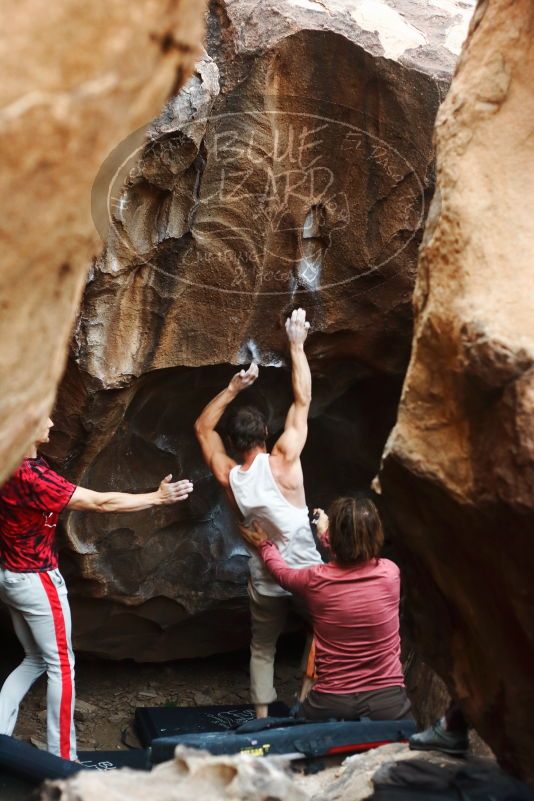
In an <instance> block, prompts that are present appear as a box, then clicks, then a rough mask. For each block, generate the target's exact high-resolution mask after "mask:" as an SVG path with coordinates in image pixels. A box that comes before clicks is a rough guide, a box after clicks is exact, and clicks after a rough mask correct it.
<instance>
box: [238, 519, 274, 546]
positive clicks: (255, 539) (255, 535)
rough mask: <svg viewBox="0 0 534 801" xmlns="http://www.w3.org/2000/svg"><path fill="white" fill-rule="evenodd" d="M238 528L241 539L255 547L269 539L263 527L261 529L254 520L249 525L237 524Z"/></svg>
mask: <svg viewBox="0 0 534 801" xmlns="http://www.w3.org/2000/svg"><path fill="white" fill-rule="evenodd" d="M239 530H240V531H241V535H242V537H243V539H244V540H246V541H247V542H248V544H249V545H253V546H254V547H255V548H257V547H258V545H261V543H262V542H265V541H266V540H268V539H269V535H268V534H267V532H266V531H265V529H263V528H262V527H261V526H260V524H259V523H257V522H256V521H254V522H253V523H252V525H251V526H244V525H243V524H241V525H240V526H239Z"/></svg>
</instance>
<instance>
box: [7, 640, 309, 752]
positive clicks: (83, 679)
mask: <svg viewBox="0 0 534 801" xmlns="http://www.w3.org/2000/svg"><path fill="white" fill-rule="evenodd" d="M302 645H303V641H302V640H301V638H300V637H298V636H296V635H287V636H286V637H285V638H283V642H282V644H281V647H280V649H279V654H278V658H277V662H276V686H277V690H278V696H279V699H280V700H281V701H285V702H286V703H287V704H288V705H292V703H293V701H294V698H295V694H296V693H297V692H298V689H299V685H300V678H301V673H300V659H301V655H302V654H301V646H302ZM19 659H20V654H19V652H18V650H17V649H16V646H15V645H13V647H12V649H10V652H9V654H8V655H6V654H5V652H4V656H3V658H2V662H1V665H2V679H4V678H5V676H6V675H7V673H8V672H9V670H10V669H12V668H13V667H15V665H16V664H17V662H18V660H19ZM76 695H77V700H78V701H81V702H84V703H81V704H79V707H80V710H79V712H77V713H76V718H77V720H76V732H77V736H78V748H79V750H81V751H83V750H87V751H89V750H111V749H115V748H118V749H121V748H126V747H127V746H126V745H125V742H126V743H128V744H129V745H132V746H138V745H139V742H138V740H137V738H136V736H135V731H134V728H133V716H134V711H135V708H136V707H140V706H166V705H171V706H202V705H203V704H234V703H235V704H245V703H248V700H249V698H248V653H247V652H245V651H240V652H237V653H231V654H224V655H219V656H213V657H209V658H206V659H194V660H183V661H179V662H170V663H166V664H155V665H154V664H136V663H135V662H130V661H124V662H106V661H102V660H93V659H88V658H82V657H79V658H78V660H77V664H76ZM85 704H89V705H90V707H89V708H86V707H85ZM80 718H82V719H80ZM15 736H16V737H18V738H20V739H23V740H26V741H30V740H31V741H33V742H34V743H38V744H41V743H42V745H43V747H44V744H45V743H46V679H45V678H44V677H43V678H42V679H40V680H39V681H38V682H37V683H36V684H35V685H34V687H33V688H32V690H31V691H30V693H29V694H28V695H27V696H26V698H25V699H24V701H23V703H22V705H21V709H20V714H19V719H18V722H17V727H16V730H15Z"/></svg>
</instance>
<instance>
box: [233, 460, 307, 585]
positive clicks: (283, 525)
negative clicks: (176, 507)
mask: <svg viewBox="0 0 534 801" xmlns="http://www.w3.org/2000/svg"><path fill="white" fill-rule="evenodd" d="M230 486H231V488H232V492H233V493H234V498H235V500H236V503H237V505H238V507H239V510H240V511H241V514H242V515H243V517H244V518H245V525H250V524H251V523H252V521H253V520H257V521H258V522H259V523H261V525H262V527H263V528H264V529H265V531H266V532H267V533H268V534H269V537H270V539H271V540H272V541H273V542H274V543H275V544H276V546H277V548H278V550H279V551H280V553H281V554H282V556H283V557H284V559H285V561H286V562H287V564H288V565H289V566H290V567H295V568H299V567H310V565H316V564H318V563H320V562H321V561H322V560H321V556H320V554H319V552H318V550H317V548H316V547H315V542H314V539H313V534H312V532H311V528H310V521H309V518H308V507H307V506H303V507H300V508H299V507H297V506H293V504H292V503H290V502H289V501H288V500H287V499H286V498H285V497H284V496H283V495H282V492H281V490H280V488H279V487H278V484H277V483H276V480H275V478H274V476H273V473H272V470H271V465H270V464H269V454H268V453H259V454H258V455H257V456H256V458H255V459H254V461H253V462H252V464H251V465H250V467H249V469H248V470H242V469H241V467H240V466H239V465H236V466H235V467H233V468H232V469H231V470H230ZM250 580H251V582H252V585H253V587H254V589H255V590H256V591H257V592H258V593H259V594H260V595H289V593H288V592H286V591H285V590H283V589H282V587H280V585H279V584H277V583H276V582H275V581H274V579H273V578H272V576H271V574H270V573H269V571H268V570H267V569H266V568H265V566H264V564H263V562H262V560H261V559H260V557H259V556H258V555H257V554H256V552H255V551H254V550H253V549H251V557H250Z"/></svg>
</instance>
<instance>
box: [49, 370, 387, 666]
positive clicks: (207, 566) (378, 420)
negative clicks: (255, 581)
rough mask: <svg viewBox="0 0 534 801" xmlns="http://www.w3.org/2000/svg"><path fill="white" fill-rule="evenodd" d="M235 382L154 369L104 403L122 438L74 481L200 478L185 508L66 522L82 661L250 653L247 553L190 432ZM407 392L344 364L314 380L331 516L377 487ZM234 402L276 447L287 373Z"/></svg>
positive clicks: (55, 447) (308, 460)
mask: <svg viewBox="0 0 534 801" xmlns="http://www.w3.org/2000/svg"><path fill="white" fill-rule="evenodd" d="M234 372H235V368H234V367H231V366H219V367H209V368H175V369H168V370H157V371H153V372H151V373H148V374H147V375H145V376H143V377H142V378H141V379H139V380H138V381H137V382H136V383H135V384H134V385H133V386H131V387H129V388H128V389H126V390H122V391H118V392H117V391H114V392H112V393H110V394H111V396H112V397H110V398H107V399H105V398H103V399H100V403H104V404H105V403H106V401H107V402H109V401H111V400H112V401H113V405H114V407H115V408H117V407H118V408H121V407H124V409H125V411H124V417H123V419H122V420H120V422H119V423H118V425H117V428H116V430H115V431H114V432H113V433H112V435H111V436H109V433H110V432H109V431H106V432H105V433H101V435H100V437H101V439H103V438H104V437H105V439H106V444H105V446H104V447H102V449H101V450H99V452H98V453H97V454H96V455H95V457H94V459H92V460H91V461H90V463H89V465H88V466H87V467H86V468H85V469H84V468H83V467H82V468H80V466H79V464H78V465H77V464H76V462H73V461H71V463H70V466H69V468H68V469H69V472H70V474H71V475H72V476H73V477H74V475H76V480H77V482H78V483H79V484H81V485H82V486H87V487H90V488H92V489H99V490H112V489H116V490H132V491H142V490H148V489H152V488H154V487H155V486H156V485H157V484H158V482H159V481H160V480H161V479H162V478H163V477H164V476H165V475H167V474H169V473H172V474H173V475H174V476H175V477H188V478H191V479H192V480H193V481H194V484H195V491H194V493H193V495H192V496H191V498H190V499H189V500H188V501H187V503H185V504H178V505H177V506H174V507H160V508H158V509H155V510H147V511H145V512H140V513H136V514H128V515H125V514H121V515H113V514H104V515H94V514H93V515H90V514H86V513H79V512H73V513H71V514H69V515H68V516H67V518H66V522H65V526H66V531H67V534H68V544H67V546H66V547H65V548H64V549H63V551H62V563H63V568H64V571H65V573H66V575H67V578H68V580H69V586H70V594H71V601H72V607H73V615H74V620H75V627H74V631H75V641H76V647H77V648H78V649H80V650H81V651H85V652H90V653H93V654H99V655H102V656H106V657H111V658H114V659H120V658H125V657H130V658H134V659H136V660H138V661H158V660H166V659H173V658H181V657H191V656H202V655H206V654H212V653H217V652H221V651H226V650H231V649H233V648H237V647H242V646H246V644H247V643H248V637H249V633H248V609H247V600H246V581H247V574H248V568H247V561H248V559H247V551H246V549H245V547H244V545H243V543H242V541H241V539H240V536H239V533H238V532H237V530H236V521H235V519H234V516H233V514H232V512H231V510H230V509H229V507H228V506H227V503H226V501H225V499H224V495H223V493H222V491H221V490H220V488H219V487H218V485H217V484H216V482H215V480H214V479H213V478H212V476H211V475H210V473H209V471H208V469H207V468H206V466H205V465H204V463H203V461H202V458H201V454H200V451H199V448H198V445H197V442H196V439H195V435H194V431H193V423H194V420H195V418H196V416H197V414H198V413H199V411H200V410H201V408H202V407H203V405H204V404H205V403H206V402H207V401H208V400H209V399H210V398H211V397H212V396H213V395H214V394H216V393H217V391H219V390H220V389H221V388H222V387H223V386H224V385H225V383H227V381H228V380H229V378H230V377H231V375H233V373H234ZM400 385H401V378H400V377H398V376H391V375H379V374H377V373H374V374H373V373H371V372H370V371H369V370H366V371H363V370H362V369H361V368H358V369H355V367H354V364H352V365H351V364H350V363H349V362H343V361H340V362H339V363H331V364H329V365H328V367H327V368H326V369H325V370H324V374H323V375H322V376H321V375H319V376H316V377H315V379H314V390H313V391H314V399H313V405H312V410H311V416H310V426H309V437H308V442H307V445H306V448H305V450H304V453H303V467H304V472H305V480H306V486H307V499H308V505H309V507H310V508H312V507H313V506H316V505H320V506H327V505H328V504H329V502H330V501H331V500H332V499H333V498H334V497H335V496H337V495H340V494H344V493H352V492H357V491H368V488H369V484H370V481H371V480H372V478H373V476H374V475H375V474H376V472H377V469H378V466H379V461H380V454H381V452H382V449H383V445H384V442H385V439H386V437H387V435H388V433H389V431H390V429H391V426H392V424H393V422H394V419H395V409H396V406H397V404H398V398H399V393H400ZM103 394H104V395H106V394H108V393H103ZM121 395H122V396H123V397H122V398H121V397H120V396H121ZM237 402H242V403H255V404H258V405H259V406H260V407H261V408H262V409H263V410H264V411H265V413H266V414H267V416H268V419H269V425H270V431H271V432H272V437H271V440H272V441H274V440H275V439H276V436H277V434H278V433H279V432H280V430H281V428H282V426H283V422H284V418H285V414H286V412H287V409H288V408H289V405H290V403H291V381H290V374H289V372H288V371H287V370H286V369H285V368H273V367H267V368H261V370H260V379H259V381H258V383H257V385H256V386H255V387H253V388H252V389H251V390H249V391H248V392H247V393H244V394H243V396H241V397H240V398H239V399H238V401H237ZM58 419H59V422H58V427H57V431H55V432H54V435H53V438H52V442H51V444H50V446H49V454H50V456H51V458H54V455H55V456H56V458H57V456H58V455H59V453H58V452H59V450H60V449H61V443H62V441H63V442H66V441H68V437H65V431H62V427H61V419H62V418H61V415H59V418H58ZM92 436H93V438H94V436H95V433H94V432H93V434H92ZM271 444H272V442H271ZM89 450H91V449H90V448H89ZM95 450H98V449H95ZM86 451H87V449H86ZM81 461H82V462H83V457H82V460H81Z"/></svg>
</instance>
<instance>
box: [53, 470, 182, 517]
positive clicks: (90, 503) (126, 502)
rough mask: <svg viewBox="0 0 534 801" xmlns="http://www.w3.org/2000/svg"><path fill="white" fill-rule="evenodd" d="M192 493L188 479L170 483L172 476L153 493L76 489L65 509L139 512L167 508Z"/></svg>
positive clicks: (165, 479) (164, 480)
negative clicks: (160, 507)
mask: <svg viewBox="0 0 534 801" xmlns="http://www.w3.org/2000/svg"><path fill="white" fill-rule="evenodd" d="M192 492H193V484H192V483H191V481H189V479H183V480H182V481H175V482H174V483H173V482H172V476H167V477H166V478H164V479H163V481H162V482H161V484H160V485H159V488H158V489H157V490H156V491H155V492H141V493H139V494H132V493H130V492H95V491H94V490H90V489H85V487H76V489H75V490H74V493H73V494H72V497H71V499H70V501H69V502H68V504H67V509H73V510H78V511H84V512H140V511H141V510H142V509H150V507H151V506H167V505H169V504H172V503H178V502H179V501H185V500H186V499H187V498H188V497H189V495H190V494H191V493H192Z"/></svg>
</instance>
